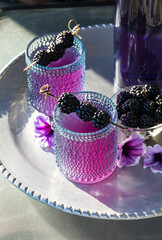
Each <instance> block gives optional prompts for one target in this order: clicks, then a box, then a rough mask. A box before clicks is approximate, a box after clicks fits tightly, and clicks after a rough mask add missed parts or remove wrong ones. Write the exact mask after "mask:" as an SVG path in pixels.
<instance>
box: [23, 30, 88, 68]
mask: <svg viewBox="0 0 162 240" xmlns="http://www.w3.org/2000/svg"><path fill="white" fill-rule="evenodd" d="M57 34H58V33H57V32H51V33H45V34H42V35H39V36H37V37H35V38H33V39H32V40H31V41H30V42H29V43H28V45H27V47H26V50H25V55H26V57H27V58H28V60H29V62H30V64H32V63H33V60H32V59H31V57H29V48H30V46H31V45H32V44H33V43H34V42H35V41H36V40H37V39H39V38H42V37H44V36H48V35H56V36H57ZM74 39H75V40H77V41H78V42H79V43H80V44H81V49H82V52H81V53H80V55H79V56H78V57H77V59H76V60H75V61H74V62H72V63H70V64H67V65H64V66H61V67H47V66H42V65H39V64H37V63H36V64H34V65H33V66H31V68H34V67H37V68H40V69H48V70H60V69H65V68H68V67H71V66H73V65H75V64H76V63H77V62H78V61H80V59H81V58H82V57H83V56H84V53H85V48H84V44H83V42H82V41H81V40H79V38H77V37H75V36H74ZM69 49H70V48H69ZM30 64H29V65H30Z"/></svg>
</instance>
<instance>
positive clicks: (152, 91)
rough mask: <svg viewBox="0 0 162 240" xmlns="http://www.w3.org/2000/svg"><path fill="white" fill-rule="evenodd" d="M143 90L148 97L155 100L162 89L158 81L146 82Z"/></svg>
mask: <svg viewBox="0 0 162 240" xmlns="http://www.w3.org/2000/svg"><path fill="white" fill-rule="evenodd" d="M143 90H144V91H145V93H146V94H147V97H148V98H150V99H152V100H155V98H156V97H157V95H159V94H160V93H161V89H160V87H159V85H158V84H156V83H154V84H146V85H145V86H144V87H143Z"/></svg>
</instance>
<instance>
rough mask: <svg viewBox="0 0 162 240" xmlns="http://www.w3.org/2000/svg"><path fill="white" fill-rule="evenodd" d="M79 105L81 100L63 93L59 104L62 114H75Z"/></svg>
mask: <svg viewBox="0 0 162 240" xmlns="http://www.w3.org/2000/svg"><path fill="white" fill-rule="evenodd" d="M79 103H80V102H79V100H78V99H77V98H76V97H75V96H74V95H72V94H71V93H69V92H65V93H63V94H62V95H61V97H60V98H59V99H58V102H57V104H58V107H59V108H60V109H61V112H63V113H66V114H69V113H71V112H75V111H76V108H77V106H78V105H79Z"/></svg>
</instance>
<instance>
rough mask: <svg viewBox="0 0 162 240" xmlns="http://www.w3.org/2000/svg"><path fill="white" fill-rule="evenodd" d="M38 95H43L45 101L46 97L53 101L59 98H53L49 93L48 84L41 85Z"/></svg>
mask: <svg viewBox="0 0 162 240" xmlns="http://www.w3.org/2000/svg"><path fill="white" fill-rule="evenodd" d="M39 93H40V94H45V99H47V98H48V96H51V97H53V98H55V99H59V97H56V96H54V95H53V94H51V93H50V86H49V85H48V84H46V85H43V86H42V87H41V88H40V91H39Z"/></svg>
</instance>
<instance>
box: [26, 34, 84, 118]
mask: <svg viewBox="0 0 162 240" xmlns="http://www.w3.org/2000/svg"><path fill="white" fill-rule="evenodd" d="M56 36H57V35H55V34H46V35H42V36H40V37H36V38H35V39H33V40H32V41H31V42H30V43H29V44H28V46H27V49H26V54H25V56H26V58H25V59H26V65H27V66H29V65H30V64H32V62H33V57H34V55H35V53H36V52H37V51H38V50H40V49H42V50H47V48H48V46H49V44H50V43H51V42H55V39H56ZM27 80H28V91H29V100H30V102H31V105H32V106H33V107H34V108H35V109H36V110H38V111H39V112H42V113H44V114H45V115H47V116H49V117H52V116H53V110H54V107H55V105H56V103H57V100H56V99H54V98H47V99H44V96H43V95H42V94H40V93H39V91H40V88H41V87H42V86H43V85H45V84H48V85H49V86H50V92H51V94H53V95H55V96H58V97H60V95H61V94H62V93H63V92H71V93H74V92H78V91H84V90H85V50H84V46H83V43H82V42H81V41H80V40H79V39H78V38H76V37H74V43H73V46H72V47H71V48H68V49H66V50H65V54H64V56H63V57H62V58H61V59H59V60H58V61H57V62H53V63H50V64H49V65H48V66H47V67H46V66H45V67H44V66H41V65H39V64H35V65H33V66H32V67H30V68H29V69H28V70H27Z"/></svg>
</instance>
